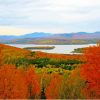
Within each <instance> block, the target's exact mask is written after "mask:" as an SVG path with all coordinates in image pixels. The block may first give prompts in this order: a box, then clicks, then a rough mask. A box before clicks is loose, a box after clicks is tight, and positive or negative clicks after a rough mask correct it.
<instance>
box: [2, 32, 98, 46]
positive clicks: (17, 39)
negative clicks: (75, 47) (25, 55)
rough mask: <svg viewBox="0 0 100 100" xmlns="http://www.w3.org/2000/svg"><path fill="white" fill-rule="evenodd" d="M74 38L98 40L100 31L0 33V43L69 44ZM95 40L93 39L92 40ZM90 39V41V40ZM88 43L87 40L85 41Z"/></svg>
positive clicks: (92, 41)
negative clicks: (17, 34)
mask: <svg viewBox="0 0 100 100" xmlns="http://www.w3.org/2000/svg"><path fill="white" fill-rule="evenodd" d="M75 40H77V41H81V43H82V42H83V43H85V42H84V41H85V40H86V41H89V43H95V42H97V41H99V40H100V32H94V33H87V32H77V33H58V34H52V33H44V32H34V33H30V34H25V35H20V36H14V35H10V36H6V35H0V43H19V44H22V43H34V44H63V43H64V44H66V43H68V44H70V43H72V44H73V43H75ZM94 40H95V41H94ZM73 41H74V42H73ZM90 41H91V42H90ZM87 43H88V42H87Z"/></svg>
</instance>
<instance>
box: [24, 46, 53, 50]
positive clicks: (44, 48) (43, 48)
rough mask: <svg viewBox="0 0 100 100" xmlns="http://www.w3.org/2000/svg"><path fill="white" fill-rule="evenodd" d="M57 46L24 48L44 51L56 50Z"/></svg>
mask: <svg viewBox="0 0 100 100" xmlns="http://www.w3.org/2000/svg"><path fill="white" fill-rule="evenodd" d="M54 48H55V46H36V47H24V49H28V50H32V49H42V50H51V49H54Z"/></svg>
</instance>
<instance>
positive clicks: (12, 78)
mask: <svg viewBox="0 0 100 100" xmlns="http://www.w3.org/2000/svg"><path fill="white" fill-rule="evenodd" d="M36 77H37V76H36V74H35V73H34V69H32V68H31V69H29V70H27V71H26V72H25V71H23V70H20V69H16V67H15V66H14V65H4V66H1V68H0V99H18V98H19V99H26V98H32V97H33V98H35V96H34V95H35V94H36V95H37V96H38V95H39V94H40V87H39V85H38V84H39V83H38V79H36ZM26 79H29V80H26Z"/></svg>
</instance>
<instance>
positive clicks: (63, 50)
mask: <svg viewBox="0 0 100 100" xmlns="http://www.w3.org/2000/svg"><path fill="white" fill-rule="evenodd" d="M7 45H10V46H14V47H19V48H24V47H36V46H55V48H54V49H51V50H39V49H37V50H36V49H35V50H31V51H42V52H47V53H58V54H73V53H71V52H72V51H73V50H74V49H77V48H83V47H89V46H95V45H96V44H84V45H35V44H7Z"/></svg>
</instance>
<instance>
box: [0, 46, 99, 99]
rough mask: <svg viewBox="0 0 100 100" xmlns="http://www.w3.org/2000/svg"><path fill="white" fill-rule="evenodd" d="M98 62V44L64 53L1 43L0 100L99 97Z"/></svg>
mask: <svg viewBox="0 0 100 100" xmlns="http://www.w3.org/2000/svg"><path fill="white" fill-rule="evenodd" d="M81 61H82V62H81ZM99 63H100V45H98V46H94V47H89V48H86V49H85V50H84V55H83V54H82V55H64V54H48V53H43V52H31V51H28V50H24V49H20V48H16V47H11V46H7V45H3V44H0V99H84V98H89V99H91V98H93V99H99V98H100V64H99Z"/></svg>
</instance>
